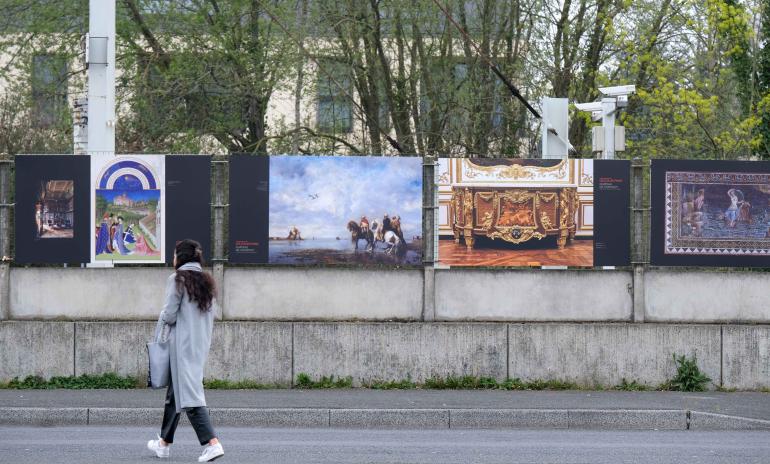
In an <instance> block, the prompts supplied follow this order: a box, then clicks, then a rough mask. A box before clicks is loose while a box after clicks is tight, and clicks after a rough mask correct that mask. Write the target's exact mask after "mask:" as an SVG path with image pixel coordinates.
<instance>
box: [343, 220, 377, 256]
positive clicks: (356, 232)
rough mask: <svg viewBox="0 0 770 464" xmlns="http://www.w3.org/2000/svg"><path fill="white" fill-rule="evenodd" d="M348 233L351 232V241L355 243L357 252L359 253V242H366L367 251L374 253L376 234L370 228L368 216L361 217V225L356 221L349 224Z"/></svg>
mask: <svg viewBox="0 0 770 464" xmlns="http://www.w3.org/2000/svg"><path fill="white" fill-rule="evenodd" d="M348 231H350V240H351V241H352V242H353V245H354V247H355V251H358V241H359V240H366V251H368V252H370V253H373V252H374V233H373V232H372V229H371V228H370V227H369V220H368V219H366V216H361V223H360V224H359V223H357V222H356V221H352V220H351V221H349V222H348Z"/></svg>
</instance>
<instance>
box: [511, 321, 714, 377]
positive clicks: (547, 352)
mask: <svg viewBox="0 0 770 464" xmlns="http://www.w3.org/2000/svg"><path fill="white" fill-rule="evenodd" d="M720 337H721V328H720V326H716V325H668V324H666V325H661V324H512V325H511V326H510V343H509V345H508V347H509V350H510V354H509V359H510V373H511V376H512V377H520V378H521V379H525V380H533V379H554V378H556V379H563V380H568V381H571V382H576V383H578V384H581V385H583V386H587V387H591V386H593V385H617V384H619V383H621V381H622V379H624V378H625V379H626V380H627V381H629V382H631V381H637V382H640V383H644V384H646V385H650V386H657V385H659V384H661V383H663V382H664V381H665V380H667V379H669V378H671V376H672V373H673V372H675V371H676V363H675V362H674V359H673V356H672V355H673V354H677V355H682V354H684V355H687V356H688V357H689V356H693V355H695V356H697V359H698V366H699V367H700V368H701V370H702V371H703V372H704V373H705V374H706V375H708V376H709V377H710V378H711V379H712V380H714V381H715V382H717V384H719V378H720V371H721V340H720Z"/></svg>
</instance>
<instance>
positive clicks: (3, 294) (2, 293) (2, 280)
mask: <svg viewBox="0 0 770 464" xmlns="http://www.w3.org/2000/svg"><path fill="white" fill-rule="evenodd" d="M12 164H13V158H11V157H9V156H0V321H2V320H4V319H9V318H10V316H11V309H10V302H11V262H10V256H11V208H12V207H13V205H12V204H11V192H10V190H11V165H12Z"/></svg>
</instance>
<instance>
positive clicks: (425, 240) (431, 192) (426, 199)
mask: <svg viewBox="0 0 770 464" xmlns="http://www.w3.org/2000/svg"><path fill="white" fill-rule="evenodd" d="M436 162H437V160H436V157H435V156H434V155H424V156H423V158H422V205H423V206H422V208H423V210H422V263H423V266H424V269H423V284H422V288H423V298H422V317H421V318H422V320H423V321H432V320H434V319H435V318H436V291H435V288H436V287H435V268H434V265H435V262H436V248H437V240H438V234H437V233H436V232H437V231H436V211H437V210H438V205H437V203H436V182H435V175H436Z"/></svg>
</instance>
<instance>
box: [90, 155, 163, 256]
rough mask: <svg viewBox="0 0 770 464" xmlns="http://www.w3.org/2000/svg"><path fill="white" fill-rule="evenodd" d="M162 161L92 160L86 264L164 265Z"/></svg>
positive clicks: (157, 157)
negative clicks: (90, 232)
mask: <svg viewBox="0 0 770 464" xmlns="http://www.w3.org/2000/svg"><path fill="white" fill-rule="evenodd" d="M164 167H165V157H164V156H162V155H134V156H118V157H114V156H93V157H92V163H91V176H92V187H93V200H92V209H93V216H92V220H93V221H94V222H93V224H94V227H93V234H94V235H93V238H92V240H93V241H92V244H93V246H92V253H93V255H92V261H95V262H100V261H102V262H104V261H109V262H126V263H132V262H133V263H154V262H164V260H165V255H164V246H165V245H164V242H165V236H164V223H165V221H164V213H165V204H164V202H165V195H164V192H165V179H164Z"/></svg>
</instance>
